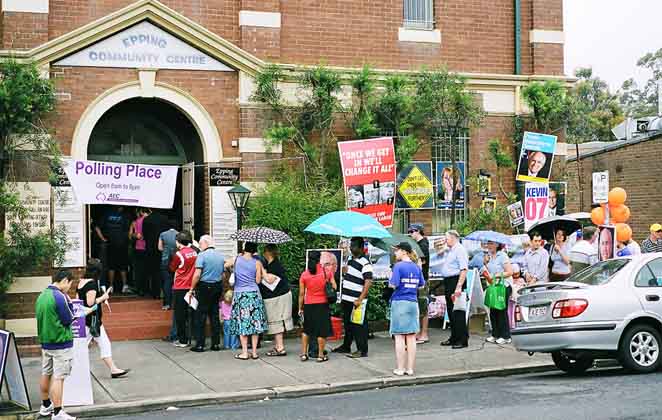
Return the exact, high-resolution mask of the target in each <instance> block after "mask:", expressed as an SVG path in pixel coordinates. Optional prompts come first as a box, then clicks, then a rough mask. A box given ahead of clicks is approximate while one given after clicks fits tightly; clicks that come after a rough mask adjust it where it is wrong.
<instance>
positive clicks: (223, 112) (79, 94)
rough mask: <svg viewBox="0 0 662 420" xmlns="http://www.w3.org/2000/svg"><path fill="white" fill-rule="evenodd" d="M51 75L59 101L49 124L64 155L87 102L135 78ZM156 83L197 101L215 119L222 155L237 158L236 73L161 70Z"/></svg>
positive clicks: (124, 73)
mask: <svg viewBox="0 0 662 420" xmlns="http://www.w3.org/2000/svg"><path fill="white" fill-rule="evenodd" d="M51 76H52V78H53V80H54V82H55V86H56V91H57V92H58V94H59V95H58V96H59V97H60V98H61V100H60V101H59V102H58V105H57V108H56V112H55V114H54V116H53V121H52V122H51V125H52V126H53V127H54V130H55V136H56V138H57V139H58V141H59V142H60V146H61V148H62V152H63V153H64V154H65V155H67V154H69V153H70V150H71V139H72V137H73V133H74V130H75V128H76V124H77V123H78V121H79V120H80V118H81V116H82V114H83V112H84V111H85V109H86V108H87V107H88V106H89V105H90V103H91V102H92V101H94V100H95V99H96V98H97V97H98V96H99V95H100V94H102V93H103V92H105V91H106V90H108V89H110V88H111V87H113V86H116V85H118V84H121V83H125V82H129V81H135V80H137V79H138V74H137V70H135V69H111V68H84V67H53V69H52V73H51ZM156 81H157V82H164V83H168V84H170V85H173V86H176V87H178V88H180V89H182V90H184V91H186V92H188V93H189V94H190V95H191V96H193V97H194V98H195V99H196V100H197V101H198V102H200V103H201V104H202V106H203V107H204V108H205V109H206V110H207V112H208V113H209V114H210V115H211V117H212V118H213V119H214V122H215V124H216V128H217V129H218V131H219V135H220V136H221V139H222V143H223V153H224V156H225V157H233V156H237V151H236V149H234V148H232V145H231V142H232V140H233V139H236V138H237V137H239V111H238V108H237V105H236V98H237V96H238V95H239V81H238V75H237V73H230V72H207V71H177V70H160V71H159V72H158V73H157V75H156Z"/></svg>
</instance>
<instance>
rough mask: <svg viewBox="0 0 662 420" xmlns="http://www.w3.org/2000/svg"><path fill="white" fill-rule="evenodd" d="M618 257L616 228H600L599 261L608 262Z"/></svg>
mask: <svg viewBox="0 0 662 420" xmlns="http://www.w3.org/2000/svg"><path fill="white" fill-rule="evenodd" d="M615 256H616V227H615V226H610V225H600V226H598V260H599V261H606V260H610V259H612V258H614V257H615Z"/></svg>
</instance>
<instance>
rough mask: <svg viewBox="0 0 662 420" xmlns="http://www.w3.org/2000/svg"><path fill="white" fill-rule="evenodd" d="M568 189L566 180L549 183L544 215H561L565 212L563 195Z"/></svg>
mask: <svg viewBox="0 0 662 420" xmlns="http://www.w3.org/2000/svg"><path fill="white" fill-rule="evenodd" d="M567 189H568V183H567V182H550V183H549V200H547V212H546V215H545V217H549V216H563V215H564V214H565V197H566V195H567V194H566V193H567Z"/></svg>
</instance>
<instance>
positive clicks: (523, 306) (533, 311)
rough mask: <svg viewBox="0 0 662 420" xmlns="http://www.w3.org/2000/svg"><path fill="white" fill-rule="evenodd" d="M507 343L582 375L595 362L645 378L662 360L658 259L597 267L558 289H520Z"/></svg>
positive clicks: (661, 266)
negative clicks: (612, 364) (642, 374)
mask: <svg viewBox="0 0 662 420" xmlns="http://www.w3.org/2000/svg"><path fill="white" fill-rule="evenodd" d="M519 293H520V296H519V298H518V299H517V306H516V308H515V318H516V328H514V329H513V331H512V338H513V344H514V345H515V347H516V348H517V349H518V350H522V351H527V352H530V353H533V352H541V353H551V355H552V359H553V360H554V363H555V364H556V366H557V367H558V368H559V369H561V370H563V371H565V372H568V373H573V374H579V373H583V372H584V371H586V370H587V369H589V368H590V367H591V366H593V362H594V360H595V359H617V360H618V361H619V362H620V363H621V364H622V365H623V366H624V367H625V368H627V369H631V370H634V371H637V372H653V371H655V370H657V369H658V368H659V367H660V363H662V358H661V357H660V348H661V347H662V338H661V332H662V300H661V298H662V253H657V254H643V255H636V256H629V257H622V258H616V259H613V260H608V261H602V262H599V263H597V264H595V265H593V266H591V267H588V268H586V269H584V270H582V271H580V272H578V273H576V274H574V275H573V276H571V277H570V278H569V279H568V280H566V281H564V282H560V283H544V284H539V285H534V286H529V287H525V288H523V289H521V290H520V292H519Z"/></svg>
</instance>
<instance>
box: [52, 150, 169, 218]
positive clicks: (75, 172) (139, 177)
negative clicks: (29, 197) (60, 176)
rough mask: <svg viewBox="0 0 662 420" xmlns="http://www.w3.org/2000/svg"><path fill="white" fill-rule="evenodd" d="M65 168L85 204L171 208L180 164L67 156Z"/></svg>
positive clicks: (79, 197) (77, 194) (78, 195)
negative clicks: (148, 163) (93, 159)
mask: <svg viewBox="0 0 662 420" xmlns="http://www.w3.org/2000/svg"><path fill="white" fill-rule="evenodd" d="M62 163H63V167H64V171H65V172H66V174H67V178H69V182H71V186H72V187H73V189H74V192H75V194H76V197H77V198H78V200H79V201H80V202H81V203H82V204H114V205H117V206H120V205H127V206H142V207H152V208H160V209H171V208H172V204H173V201H174V199H175V187H176V185H177V171H178V170H179V167H177V166H156V165H143V164H134V163H115V162H99V161H92V160H78V159H64V160H63V161H62Z"/></svg>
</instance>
